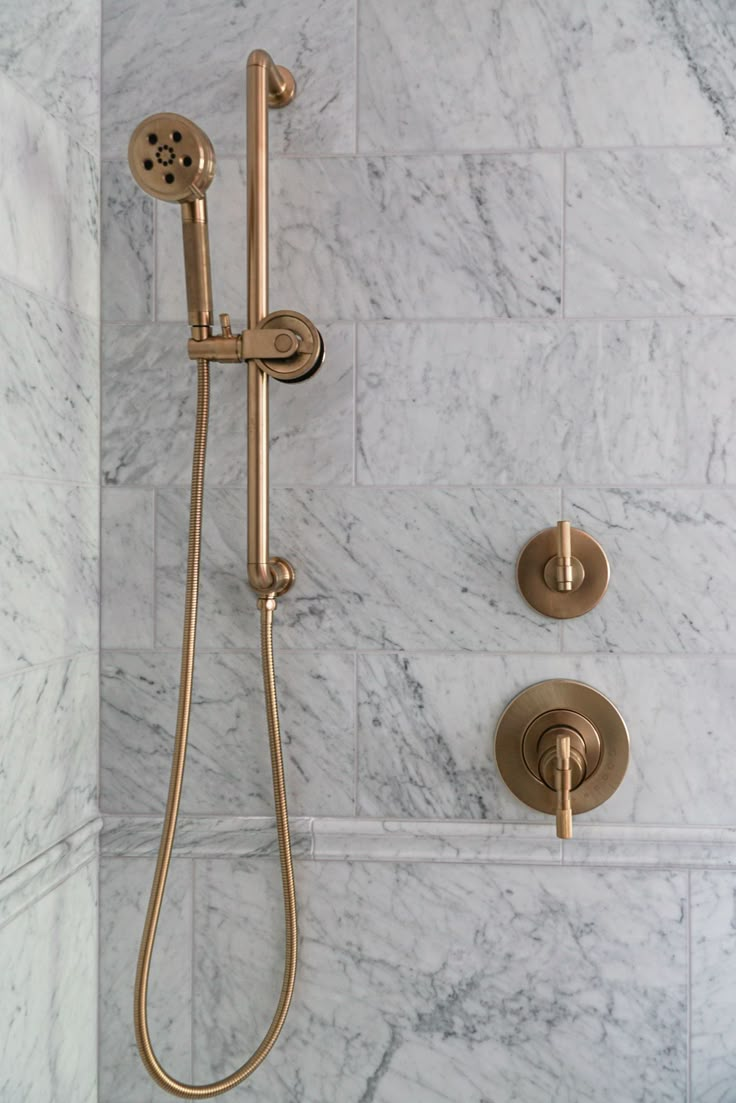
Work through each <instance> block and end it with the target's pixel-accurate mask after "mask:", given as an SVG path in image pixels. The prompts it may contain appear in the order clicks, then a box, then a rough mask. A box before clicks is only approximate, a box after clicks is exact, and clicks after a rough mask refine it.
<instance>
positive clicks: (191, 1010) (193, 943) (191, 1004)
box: [189, 858, 197, 1082]
mask: <svg viewBox="0 0 736 1103" xmlns="http://www.w3.org/2000/svg"><path fill="white" fill-rule="evenodd" d="M190 861H191V864H192V868H191V878H192V881H191V889H192V904H191V921H192V929H191V932H190V938H191V945H190V951H191V960H190V966H189V967H190V969H191V975H190V978H189V982H190V998H189V1014H190V1020H189V1029H190V1040H189V1061H190V1064H189V1075H190V1076H191V1079H192V1082H194V1077H195V1072H196V1061H195V1053H194V1047H195V1043H196V1031H195V1029H194V1001H195V998H196V985H195V981H194V973H195V968H194V966H195V955H196V945H197V940H196V937H195V924H196V918H197V903H196V901H197V880H196V878H197V859H196V858H191V859H190Z"/></svg>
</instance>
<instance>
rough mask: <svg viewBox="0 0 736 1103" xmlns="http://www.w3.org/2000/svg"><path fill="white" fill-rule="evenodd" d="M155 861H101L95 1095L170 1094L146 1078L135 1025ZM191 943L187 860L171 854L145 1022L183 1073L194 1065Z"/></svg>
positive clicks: (148, 1097) (174, 1069)
mask: <svg viewBox="0 0 736 1103" xmlns="http://www.w3.org/2000/svg"><path fill="white" fill-rule="evenodd" d="M154 864H155V863H154V862H153V860H151V859H146V858H104V859H103V860H102V861H101V863H100V1103H130V1101H131V1100H135V1103H154V1101H155V1100H162V1101H163V1100H166V1099H170V1098H171V1096H170V1095H169V1094H168V1093H167V1092H165V1091H163V1090H162V1089H161V1088H158V1087H156V1085H155V1084H154V1082H153V1081H152V1080H151V1079H150V1078H149V1076H148V1073H147V1072H146V1070H145V1069H144V1067H143V1064H142V1063H141V1060H140V1057H139V1056H138V1051H137V1049H136V1045H135V1036H134V1033H133V984H134V980H135V966H136V959H137V955H138V943H139V940H140V936H141V931H142V929H143V920H144V917H145V913H146V906H147V904H148V895H149V891H150V886H151V878H152V876H153V869H154ZM191 948H192V863H191V862H190V861H189V860H188V859H174V861H173V862H172V865H171V872H170V874H169V877H168V881H167V885H166V895H165V897H164V904H163V908H162V912H161V922H160V924H159V930H158V935H157V941H156V950H155V953H154V958H153V965H152V969H151V983H150V988H149V1026H150V1030H151V1038H152V1041H153V1047H154V1050H155V1052H156V1054H157V1055H158V1057H159V1060H161V1061H162V1062H163V1063H164V1065H165V1067H166V1068H167V1070H168V1071H169V1072H171V1073H172V1074H173V1075H174V1076H178V1077H183V1078H185V1079H187V1080H188V1079H190V1078H191V1071H192V1070H191V1048H190V1043H191V1015H192V964H191Z"/></svg>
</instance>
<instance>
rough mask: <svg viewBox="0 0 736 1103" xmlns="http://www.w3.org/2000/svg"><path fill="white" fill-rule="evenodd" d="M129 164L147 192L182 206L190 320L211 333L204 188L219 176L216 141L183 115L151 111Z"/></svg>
mask: <svg viewBox="0 0 736 1103" xmlns="http://www.w3.org/2000/svg"><path fill="white" fill-rule="evenodd" d="M128 164H129V165H130V171H131V173H132V174H133V179H134V180H135V181H136V183H137V184H139V185H140V187H141V188H143V191H144V192H147V193H148V195H152V196H153V198H154V199H163V200H164V201H165V202H166V203H179V204H180V206H181V223H182V233H183V237H184V270H185V274H186V284H187V312H188V318H189V325H190V326H191V327H192V337H193V338H195V340H199V339H201V338H203V337H207V336H208V334H209V333H210V332H211V329H212V319H213V316H214V314H213V309H212V277H211V275H210V245H209V236H208V232H207V200H206V199H205V195H204V193H205V191H206V190H207V188H208V187H209V186H210V184H211V183H212V180H213V178H214V175H215V151H214V149H213V148H212V142H211V141H210V140H209V138H208V137H207V135H206V134H205V133H204V131H203V130H200V129H199V127H198V126H195V124H194V123H193V122H190V121H189V119H185V118H184V116H183V115H174V114H172V113H170V112H161V113H160V114H158V115H149V116H148V118H147V119H144V120H143V122H142V123H139V125H138V126H137V127H136V128H135V130H134V131H133V136H132V137H131V139H130V143H129V145H128Z"/></svg>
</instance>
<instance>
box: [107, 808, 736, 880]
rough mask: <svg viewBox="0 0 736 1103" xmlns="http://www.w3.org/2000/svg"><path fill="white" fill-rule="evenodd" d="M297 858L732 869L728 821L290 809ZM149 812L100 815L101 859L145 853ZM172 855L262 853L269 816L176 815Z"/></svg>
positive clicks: (150, 833) (733, 844)
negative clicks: (296, 813) (518, 818)
mask: <svg viewBox="0 0 736 1103" xmlns="http://www.w3.org/2000/svg"><path fill="white" fill-rule="evenodd" d="M291 829H292V844H293V846H294V854H295V856H296V857H297V858H301V859H310V860H316V861H384V862H475V863H478V862H487V863H489V864H494V863H498V864H505V863H528V864H533V865H538V864H552V865H591V866H595V865H601V866H631V867H645V868H650V867H658V868H667V869H699V868H713V869H730V868H734V867H736V827H662V826H657V825H651V826H649V825H645V826H641V825H638V824H616V825H611V824H606V825H605V826H604V825H592V824H591V825H589V826H588V825H585V824H582V823H576V824H575V838H574V839H572V840H570V841H569V842H565V843H561V842H560V841H559V840H558V839H557V838H555V835H554V825H553V824H552V823H551V822H550V823H549V824H547V823H533V824H522V823H488V822H484V821H477V820H391V819H365V818H351V817H312V818H310V817H292V819H291ZM160 831H161V818H160V817H158V816H140V815H138V816H132V815H127V816H125V815H107V816H105V817H104V828H103V831H102V836H101V844H100V845H101V852H102V854H103V855H104V856H106V857H151V856H153V855H155V853H156V850H157V848H158V840H159V836H160ZM174 849H175V853H176V854H177V855H178V856H179V857H191V858H217V857H229V858H233V857H243V858H246V857H272V856H274V855H275V854H276V835H275V830H274V822H273V820H272V819H271V818H270V817H267V816H253V817H248V816H191V815H190V816H182V817H181V818H180V825H179V830H178V832H177V841H176V844H175V848H174Z"/></svg>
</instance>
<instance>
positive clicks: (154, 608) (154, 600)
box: [151, 488, 158, 651]
mask: <svg viewBox="0 0 736 1103" xmlns="http://www.w3.org/2000/svg"><path fill="white" fill-rule="evenodd" d="M151 523H152V528H153V533H152V536H153V539H152V544H153V561H152V563H151V574H152V579H151V617H152V623H151V639H152V640H153V650H154V651H155V650H158V646H157V645H158V615H157V613H158V596H157V590H158V587H157V586H156V563H157V562H158V490H156V489H155V488H154V491H153V517H152V519H151Z"/></svg>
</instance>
